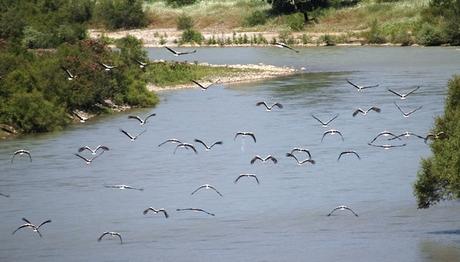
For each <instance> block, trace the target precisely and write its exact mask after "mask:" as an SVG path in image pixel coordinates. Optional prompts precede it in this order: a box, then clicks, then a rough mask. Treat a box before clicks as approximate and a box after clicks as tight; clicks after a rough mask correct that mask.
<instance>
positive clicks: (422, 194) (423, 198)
mask: <svg viewBox="0 0 460 262" xmlns="http://www.w3.org/2000/svg"><path fill="white" fill-rule="evenodd" d="M439 132H443V133H444V134H445V137H443V139H435V140H434V141H433V143H432V144H431V145H430V147H431V151H432V152H433V156H431V157H429V158H426V159H422V168H421V170H420V171H419V172H418V174H417V181H416V182H415V184H414V194H415V196H416V198H417V202H418V207H419V208H428V207H430V206H431V205H433V204H436V203H437V202H439V201H441V200H446V199H458V198H460V154H459V153H458V152H459V151H460V76H455V77H454V78H453V79H451V80H450V81H449V90H448V94H447V99H446V102H445V108H444V116H441V117H438V118H437V119H436V121H435V126H434V129H433V133H436V134H438V133H439ZM441 134H442V133H441Z"/></svg>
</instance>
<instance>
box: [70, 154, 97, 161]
mask: <svg viewBox="0 0 460 262" xmlns="http://www.w3.org/2000/svg"><path fill="white" fill-rule="evenodd" d="M74 155H76V156H78V157H79V158H81V159H83V160H85V162H91V161H93V160H92V159H91V160H90V159H87V158H86V157H84V156H82V155H80V154H74Z"/></svg>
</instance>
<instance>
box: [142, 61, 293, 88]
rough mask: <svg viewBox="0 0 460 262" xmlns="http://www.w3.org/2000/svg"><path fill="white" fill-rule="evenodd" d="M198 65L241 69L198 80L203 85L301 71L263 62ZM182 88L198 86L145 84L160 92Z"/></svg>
mask: <svg viewBox="0 0 460 262" xmlns="http://www.w3.org/2000/svg"><path fill="white" fill-rule="evenodd" d="M200 65H204V66H212V67H225V68H236V69H240V70H241V72H238V73H231V74H229V75H225V76H218V75H217V76H213V77H210V78H209V79H208V80H207V81H200V83H201V84H203V85H209V84H211V83H215V82H218V83H220V84H234V83H242V82H252V81H259V80H264V79H270V78H276V77H282V76H288V75H293V74H296V73H300V72H302V71H301V70H297V69H294V68H291V67H278V66H273V65H264V64H257V65H254V64H249V65H239V64H237V65H213V64H207V63H201V64H200ZM184 88H199V87H198V86H197V85H195V84H194V83H190V84H182V85H174V86H166V87H159V86H156V85H154V84H148V85H147V89H148V90H149V91H153V92H161V91H167V90H174V89H184Z"/></svg>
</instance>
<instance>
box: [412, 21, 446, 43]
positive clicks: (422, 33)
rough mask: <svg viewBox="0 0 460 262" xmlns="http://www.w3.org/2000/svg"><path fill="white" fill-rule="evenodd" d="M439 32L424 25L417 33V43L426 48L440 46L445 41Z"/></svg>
mask: <svg viewBox="0 0 460 262" xmlns="http://www.w3.org/2000/svg"><path fill="white" fill-rule="evenodd" d="M441 30H442V29H441V28H439V27H436V26H434V25H432V24H428V23H424V24H423V25H422V26H421V27H420V29H419V30H418V32H417V42H418V43H419V44H421V45H426V46H435V45H440V44H442V43H444V42H445V41H446V40H445V37H444V36H443V32H442V31H441Z"/></svg>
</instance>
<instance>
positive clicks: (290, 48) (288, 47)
mask: <svg viewBox="0 0 460 262" xmlns="http://www.w3.org/2000/svg"><path fill="white" fill-rule="evenodd" d="M278 44H279V45H280V46H282V47H285V48H287V49H289V50H292V51H294V52H296V53H298V52H299V51H298V50H295V49H294V48H292V47H290V46H288V45H286V44H285V43H278Z"/></svg>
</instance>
